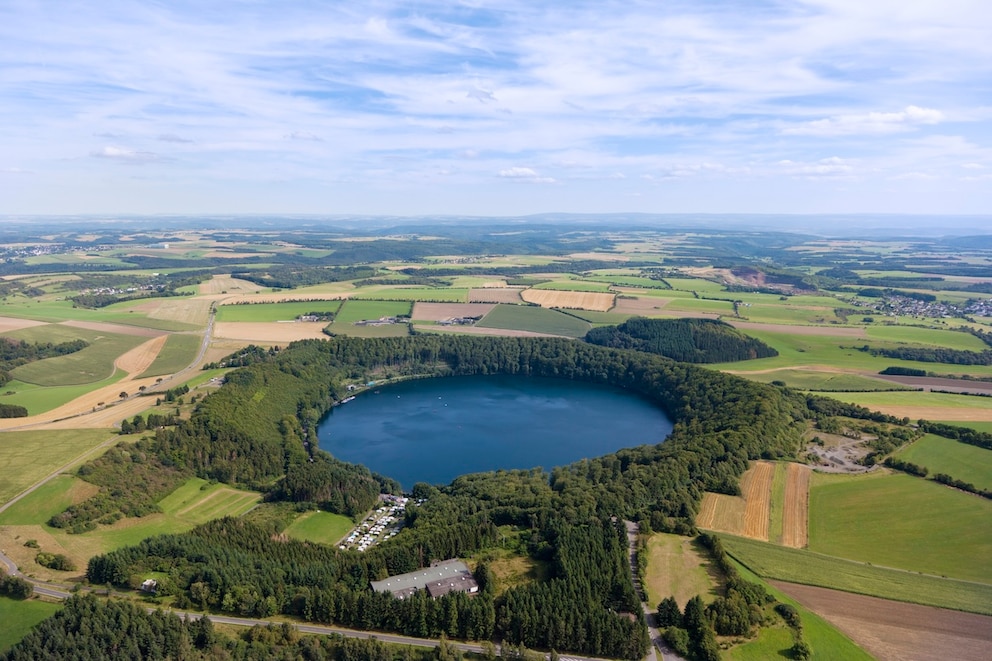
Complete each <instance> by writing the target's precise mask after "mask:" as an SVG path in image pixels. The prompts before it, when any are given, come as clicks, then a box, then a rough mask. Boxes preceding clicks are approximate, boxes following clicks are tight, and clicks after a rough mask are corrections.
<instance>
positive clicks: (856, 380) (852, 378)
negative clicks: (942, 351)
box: [726, 368, 914, 392]
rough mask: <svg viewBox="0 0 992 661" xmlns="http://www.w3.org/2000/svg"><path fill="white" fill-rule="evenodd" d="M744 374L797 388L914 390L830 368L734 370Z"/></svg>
mask: <svg viewBox="0 0 992 661" xmlns="http://www.w3.org/2000/svg"><path fill="white" fill-rule="evenodd" d="M726 371H728V372H731V373H739V374H743V375H746V376H747V378H749V379H751V380H752V381H761V382H762V383H771V382H772V381H784V382H785V384H786V385H787V386H789V387H790V388H796V389H797V390H816V391H821V392H843V391H852V390H914V388H911V387H909V386H901V385H899V384H898V383H894V382H892V381H886V380H884V379H875V378H872V377H870V376H862V375H860V374H852V373H850V372H841V371H838V370H835V369H831V368H823V369H822V370H821V369H815V368H806V369H778V370H769V371H767V372H765V371H762V372H746V371H741V372H736V371H735V370H726Z"/></svg>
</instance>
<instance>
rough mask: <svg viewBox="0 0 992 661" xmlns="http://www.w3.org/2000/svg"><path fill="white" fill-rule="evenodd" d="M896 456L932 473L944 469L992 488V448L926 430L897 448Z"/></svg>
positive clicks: (967, 480) (978, 484) (980, 486)
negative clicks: (919, 437)
mask: <svg viewBox="0 0 992 661" xmlns="http://www.w3.org/2000/svg"><path fill="white" fill-rule="evenodd" d="M895 456H896V457H898V458H899V459H902V460H903V461H909V462H912V463H914V464H916V465H917V466H924V467H925V468H927V469H928V470H929V471H930V475H931V476H933V475H934V474H935V473H944V474H946V475H950V476H951V477H953V478H955V479H958V480H964V481H965V482H971V483H972V484H974V485H975V486H976V487H978V488H980V489H992V450H986V449H985V448H980V447H977V446H974V445H968V444H967V443H961V442H960V441H955V440H954V439H950V438H944V437H943V436H936V435H934V434H927V435H926V436H924V437H923V438H921V439H918V440H916V441H913V443H911V444H910V445H907V446H906V447H904V448H902V449H900V450H899V451H898V452H896V453H895Z"/></svg>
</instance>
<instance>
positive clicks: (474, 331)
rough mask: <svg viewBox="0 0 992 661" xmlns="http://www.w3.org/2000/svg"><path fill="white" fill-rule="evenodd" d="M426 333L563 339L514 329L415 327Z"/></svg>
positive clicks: (547, 334)
mask: <svg viewBox="0 0 992 661" xmlns="http://www.w3.org/2000/svg"><path fill="white" fill-rule="evenodd" d="M414 328H415V329H416V330H418V331H421V332H424V333H465V334H467V335H493V336H498V337H561V336H560V335H551V334H549V333H535V332H533V331H524V330H515V329H512V328H483V327H480V326H414Z"/></svg>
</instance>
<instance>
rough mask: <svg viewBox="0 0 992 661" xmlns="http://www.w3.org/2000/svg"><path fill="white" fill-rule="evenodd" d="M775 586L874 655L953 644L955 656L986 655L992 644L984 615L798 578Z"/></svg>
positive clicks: (991, 622) (919, 655)
mask: <svg viewBox="0 0 992 661" xmlns="http://www.w3.org/2000/svg"><path fill="white" fill-rule="evenodd" d="M774 586H775V587H776V588H778V589H779V590H782V591H783V592H785V593H786V594H788V595H789V596H790V597H792V598H793V599H796V600H797V601H798V602H799V603H801V604H802V605H803V606H806V607H807V608H809V609H810V610H812V611H815V612H816V613H818V614H819V615H820V616H821V617H823V618H824V619H826V620H827V621H828V622H830V623H831V624H833V625H834V626H836V627H837V628H838V629H840V631H841V632H843V633H844V634H846V635H848V636H850V637H851V639H852V640H854V641H855V642H857V643H858V644H859V645H861V646H862V647H863V648H864V649H865V650H866V651H867V652H869V653H871V654H873V655H874V656H875V657H876V658H878V659H941V658H947V657H948V654H949V651H950V650H953V657H954V659H955V661H985V660H986V659H987V658H988V651H989V649H990V647H992V618H990V617H989V616H987V615H977V614H974V613H961V612H960V611H952V610H947V609H940V608H934V607H932V606H920V605H917V604H907V603H901V602H894V601H889V600H885V599H879V598H877V597H868V596H864V595H856V594H851V593H848V592H841V591H838V590H829V589H826V588H818V587H812V586H808V585H798V584H796V583H782V582H775V583H774Z"/></svg>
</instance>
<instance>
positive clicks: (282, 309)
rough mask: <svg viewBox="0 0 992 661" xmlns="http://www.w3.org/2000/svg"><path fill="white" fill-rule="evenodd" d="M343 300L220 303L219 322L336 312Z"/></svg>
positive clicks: (274, 319)
mask: <svg viewBox="0 0 992 661" xmlns="http://www.w3.org/2000/svg"><path fill="white" fill-rule="evenodd" d="M340 307H341V301H338V300H334V301H292V302H286V303H251V304H241V305H220V306H218V307H217V315H216V320H217V321H218V322H255V323H262V322H273V321H293V320H294V319H296V318H297V317H299V316H301V315H304V314H307V313H310V312H326V313H335V312H337V311H338V309H340Z"/></svg>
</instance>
